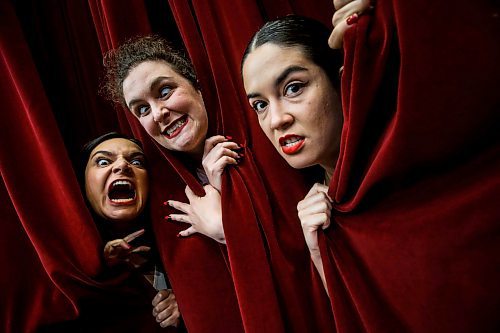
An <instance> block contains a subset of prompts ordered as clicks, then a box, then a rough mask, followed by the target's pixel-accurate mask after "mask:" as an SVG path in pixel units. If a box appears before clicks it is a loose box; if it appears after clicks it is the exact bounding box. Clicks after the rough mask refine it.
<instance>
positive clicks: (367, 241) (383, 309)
mask: <svg viewBox="0 0 500 333" xmlns="http://www.w3.org/2000/svg"><path fill="white" fill-rule="evenodd" d="M499 12H500V8H499V6H498V4H496V3H494V2H492V1H476V2H474V4H472V3H469V2H466V1H458V2H457V1H455V2H453V3H450V2H446V1H432V2H425V1H408V2H405V1H378V2H377V4H376V9H375V11H374V14H373V15H369V16H366V17H362V18H361V20H360V21H359V23H358V24H357V25H356V27H355V28H353V29H352V30H350V31H348V33H347V34H346V38H345V40H344V46H345V69H344V73H343V78H342V89H343V91H342V93H343V94H342V98H343V99H342V101H343V106H344V117H345V121H346V123H345V126H344V129H343V133H342V144H341V154H340V155H341V156H340V158H339V161H338V164H337V169H336V170H335V173H334V176H333V179H332V181H331V183H330V195H331V196H332V198H333V199H334V201H335V204H334V206H335V208H334V212H335V213H334V214H333V215H334V217H333V220H332V225H331V227H330V228H329V230H328V231H327V232H325V237H324V238H323V237H322V238H321V240H322V244H321V246H322V253H323V255H324V259H325V260H324V265H325V270H326V273H327V280H328V285H329V290H330V295H332V296H333V298H332V305H333V306H332V308H333V311H334V316H335V319H336V326H337V328H338V331H340V332H405V331H409V332H497V331H498V330H499V329H500V320H499V318H498V309H499V306H500V289H499V284H498V280H499V279H500V259H499V256H498V253H500V224H499V222H500V210H499V209H498V200H499V198H500V159H499V158H500V155H499V145H498V143H499V140H498V139H499V133H500V132H499V120H500V117H499V114H500V113H499V111H500V109H499V108H500V98H499V97H500V95H499V94H498V87H500V66H499V62H498V59H500V43H499V41H500V19H499Z"/></svg>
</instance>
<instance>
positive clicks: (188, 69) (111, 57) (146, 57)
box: [99, 35, 200, 107]
mask: <svg viewBox="0 0 500 333" xmlns="http://www.w3.org/2000/svg"><path fill="white" fill-rule="evenodd" d="M158 60H161V61H165V62H166V63H167V64H168V65H169V66H171V67H172V69H173V70H174V71H175V72H176V73H178V74H179V75H182V76H183V77H185V78H186V79H187V80H188V81H189V82H190V83H191V84H192V85H193V87H194V88H195V89H197V90H199V89H200V87H199V83H198V79H197V77H196V72H195V70H194V66H193V64H192V62H191V60H190V59H189V57H188V56H187V55H186V54H185V53H184V52H183V51H182V50H180V49H177V48H175V47H173V46H172V45H171V44H170V43H169V42H168V41H167V40H165V39H164V38H162V37H160V36H156V35H151V36H142V37H134V38H131V39H129V40H127V41H126V42H125V43H123V44H121V45H120V46H119V47H118V48H116V49H112V50H110V51H108V52H107V53H106V54H105V55H104V59H103V63H104V69H105V75H104V80H103V82H102V84H101V87H100V89H99V92H100V94H101V95H102V96H104V97H105V98H107V99H109V100H111V101H113V102H116V103H120V104H122V105H123V106H125V107H126V104H125V99H124V97H123V81H124V80H125V78H126V77H127V76H128V74H129V73H130V71H131V70H132V69H133V68H134V67H136V66H137V65H139V64H141V63H143V62H145V61H158Z"/></svg>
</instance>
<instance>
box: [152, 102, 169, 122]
mask: <svg viewBox="0 0 500 333" xmlns="http://www.w3.org/2000/svg"><path fill="white" fill-rule="evenodd" d="M151 112H152V113H153V120H154V121H155V122H156V123H161V122H162V121H163V120H164V119H165V118H167V117H168V116H169V115H170V110H169V109H168V108H167V107H166V106H165V105H162V104H155V105H152V106H151Z"/></svg>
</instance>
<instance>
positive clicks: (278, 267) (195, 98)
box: [105, 37, 334, 332]
mask: <svg viewBox="0 0 500 333" xmlns="http://www.w3.org/2000/svg"><path fill="white" fill-rule="evenodd" d="M105 63H106V66H107V70H108V80H107V82H106V84H107V86H106V87H107V91H108V95H110V96H112V97H113V99H114V100H115V101H118V102H120V103H121V104H122V105H123V106H125V107H126V108H127V109H128V111H130V112H131V113H132V114H133V115H134V117H135V118H136V119H137V120H138V121H139V123H140V124H141V125H142V127H143V128H144V129H145V130H146V132H147V133H148V135H149V136H150V137H152V138H153V139H154V141H155V142H156V143H157V144H158V145H159V146H161V147H160V152H161V153H162V154H163V156H164V157H166V159H167V160H168V161H169V163H170V164H171V165H173V166H174V168H175V173H177V174H179V175H180V176H181V177H182V180H183V181H184V182H185V183H187V184H190V183H189V182H190V181H191V184H190V185H189V186H187V187H186V189H185V192H186V196H187V198H188V200H189V204H185V203H182V202H180V201H176V200H168V204H169V205H170V206H172V207H173V208H176V209H178V210H180V211H181V212H182V213H183V214H170V215H169V216H168V217H167V219H170V220H173V221H180V222H185V223H190V224H191V227H190V228H188V229H186V230H183V231H181V232H180V233H179V235H180V236H189V235H193V234H194V233H196V232H199V233H203V234H205V235H206V236H208V237H210V238H212V239H214V240H216V241H217V242H219V243H226V242H227V247H222V248H221V250H222V251H223V252H222V253H223V254H224V257H226V259H229V260H228V261H227V264H228V267H227V271H228V273H229V274H230V277H232V281H231V283H232V284H233V283H234V285H233V288H235V291H236V295H237V296H238V303H237V307H236V310H237V311H238V312H239V315H240V316H241V317H242V321H243V327H244V328H243V329H242V330H244V331H246V332H263V331H266V332H332V331H333V330H334V326H333V325H332V318H331V313H330V309H329V306H328V297H327V295H326V293H325V291H324V289H323V288H322V286H321V280H320V278H319V276H318V275H317V273H316V272H315V271H314V269H313V268H312V267H311V263H310V260H309V255H308V250H307V246H306V244H305V243H304V241H303V235H302V230H301V228H300V225H298V224H297V223H296V215H295V214H290V212H289V210H288V209H283V207H284V206H287V205H288V204H289V203H291V206H290V207H293V206H294V205H295V204H293V203H292V202H293V201H294V200H295V199H298V196H297V193H296V192H294V191H290V192H289V193H288V194H287V195H286V199H285V198H281V194H279V195H278V196H277V197H276V196H275V195H274V194H273V193H272V187H273V186H272V182H273V181H272V180H270V179H268V178H267V176H268V175H262V174H261V173H260V169H259V168H260V167H261V166H260V165H258V164H257V162H256V161H255V159H254V156H253V154H254V152H252V151H251V150H250V149H249V147H248V145H245V146H244V147H242V146H241V147H240V146H239V145H237V144H236V143H234V142H232V141H230V138H228V137H224V136H221V135H215V136H210V135H209V134H212V135H213V134H214V132H215V130H214V129H213V128H215V127H217V128H221V126H220V124H219V123H218V121H222V120H225V121H226V124H225V126H228V124H227V122H229V123H230V128H233V129H236V130H235V131H234V133H242V135H245V134H244V133H246V132H247V131H248V130H247V129H246V128H245V125H243V120H242V121H241V122H240V121H239V120H236V119H238V118H237V117H238V116H237V115H236V114H235V113H234V112H232V114H231V115H226V116H224V114H218V113H217V112H220V111H219V110H217V109H216V110H207V109H206V108H205V103H204V100H203V97H202V95H201V91H200V89H199V84H198V81H197V79H196V76H195V73H194V69H193V66H192V64H191V63H190V62H189V60H188V59H187V58H186V57H185V56H183V55H182V54H180V53H179V52H178V51H176V50H173V49H172V48H171V47H170V46H169V45H168V44H167V43H166V42H165V41H164V40H162V39H159V38H156V37H143V38H139V39H135V40H131V41H129V42H127V43H125V44H124V45H122V46H120V47H119V48H118V49H116V50H113V51H111V53H109V54H108V56H107V59H106V61H105ZM209 114H210V117H209V116H208V115H209ZM209 118H210V122H209ZM209 125H210V126H209ZM209 127H210V128H212V129H211V130H209ZM240 127H243V128H240ZM208 133H209V134H208ZM207 136H208V138H207ZM245 139H246V140H248V141H247V142H246V143H251V142H252V141H251V139H252V138H251V137H246V138H245ZM288 139H289V138H286V139H285V140H288ZM258 140H261V138H260V137H259V139H258ZM292 140H293V138H292ZM257 142H260V141H257ZM165 150H166V151H165ZM242 150H244V154H245V158H244V160H241V157H242V156H243V154H242V153H241V152H242ZM262 152H264V153H265V154H266V155H268V151H267V150H266V149H263V150H262ZM256 153H257V154H260V153H261V152H260V151H258V149H257V150H256ZM240 161H243V162H242V163H241V165H240V163H238V162H240ZM270 163H273V160H271V161H270ZM228 165H238V167H237V168H229V170H226V171H225V172H226V175H227V177H226V178H225V181H226V183H225V184H226V185H225V187H224V186H223V182H224V178H223V177H221V176H222V173H223V171H224V169H225V168H226V167H227V166H228ZM273 167H274V168H276V167H277V166H276V164H275V163H273ZM282 167H285V168H286V166H285V165H284V164H283V165H282ZM287 170H288V169H287ZM287 170H284V172H283V173H282V174H281V176H283V177H288V178H289V179H290V182H289V183H290V185H291V186H290V188H291V189H295V188H296V187H300V188H302V187H303V186H304V184H305V180H304V176H303V175H299V174H297V173H296V172H295V171H293V170H288V171H287ZM186 171H188V172H186ZM159 173H160V172H159ZM159 176H161V177H164V178H165V183H163V182H161V183H160V182H158V183H157V185H158V189H161V186H160V184H165V185H163V187H168V186H169V184H168V183H167V181H171V179H172V177H168V176H165V172H163V173H161V174H160V175H159ZM193 177H196V181H197V183H201V184H203V185H205V186H204V190H205V196H203V195H200V194H199V191H198V192H197V193H196V194H195V193H194V192H193V191H192V190H191V189H195V188H196V187H197V186H196V185H199V184H192V178H193ZM169 188H170V189H171V188H172V186H171V185H170V187H169ZM224 193H226V196H225V197H224V198H222V199H221V195H224ZM266 199H267V200H266ZM284 199H285V200H284ZM222 225H224V228H222ZM174 226H175V225H174ZM169 227H171V226H169ZM161 228H165V227H163V226H162V227H161ZM226 228H227V229H226ZM159 237H161V236H159ZM198 237H199V236H196V235H195V236H194V237H190V238H188V239H186V240H183V242H184V243H185V244H186V245H185V246H188V245H189V244H194V243H191V242H193V241H195V240H199V238H198ZM179 246H180V245H179ZM189 250H190V251H191V253H192V254H194V255H196V254H197V253H196V252H193V251H192V250H191V249H189ZM226 251H227V253H226ZM207 253H208V254H210V253H212V252H207ZM168 256H169V254H168V252H165V257H166V258H167V259H168ZM227 257H228V258H227ZM210 260H212V259H210V258H207V264H205V263H199V270H200V271H203V270H210V271H212V270H215V268H214V267H215V266H213V265H212V264H210V263H209V262H210ZM183 264H184V265H186V264H190V262H183ZM186 267H188V266H186ZM167 269H168V268H167ZM224 271H225V270H224V269H220V270H219V273H224ZM193 273H197V274H200V275H201V273H200V272H197V271H196V268H192V269H191V270H190V273H189V274H193ZM221 281H222V280H221ZM233 281H234V282H233ZM208 283H210V284H212V283H213V281H210V282H208ZM173 284H174V286H175V283H173ZM176 292H177V296H178V300H179V303H180V304H181V307H182V305H183V302H192V301H193V299H189V298H188V299H186V298H182V295H181V294H180V293H179V292H180V291H179V289H177V288H176ZM199 296H204V295H199ZM199 296H197V298H199ZM229 296H231V295H229V294H227V293H226V294H224V298H227V297H229ZM198 304H204V303H203V302H198ZM184 309H185V307H183V317H184V320H185V322H186V325H187V327H188V329H189V325H190V321H189V319H187V318H186V316H187V315H188V314H187V313H186V312H185V311H184ZM210 310H211V311H213V310H214V307H211V309H210ZM215 310H217V309H215ZM219 312H220V313H221V314H222V313H223V311H222V310H220V311H219ZM217 316H220V315H217ZM224 318H226V319H227V318H229V317H228V314H227V311H225V312H224ZM226 325H227V324H226ZM225 330H229V331H231V332H236V331H238V330H239V329H238V328H234V327H232V328H231V329H225ZM200 331H201V330H200ZM205 331H207V330H205Z"/></svg>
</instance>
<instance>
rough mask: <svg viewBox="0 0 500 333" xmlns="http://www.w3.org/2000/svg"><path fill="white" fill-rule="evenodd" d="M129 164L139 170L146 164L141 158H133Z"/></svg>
mask: <svg viewBox="0 0 500 333" xmlns="http://www.w3.org/2000/svg"><path fill="white" fill-rule="evenodd" d="M130 164H132V165H133V166H137V167H140V168H144V167H145V166H146V162H145V161H144V160H143V159H141V158H134V159H133V160H132V161H130Z"/></svg>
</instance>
